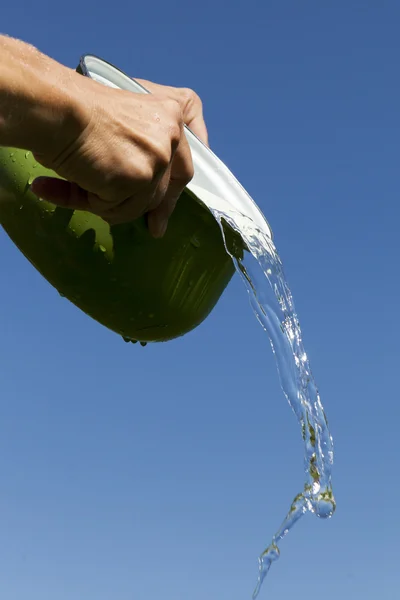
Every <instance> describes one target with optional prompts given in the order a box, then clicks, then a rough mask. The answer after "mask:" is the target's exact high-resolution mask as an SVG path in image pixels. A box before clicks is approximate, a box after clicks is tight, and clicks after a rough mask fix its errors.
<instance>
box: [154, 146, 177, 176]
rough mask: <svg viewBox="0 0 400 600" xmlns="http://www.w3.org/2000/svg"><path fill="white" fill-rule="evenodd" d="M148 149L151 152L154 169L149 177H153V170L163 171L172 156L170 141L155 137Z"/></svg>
mask: <svg viewBox="0 0 400 600" xmlns="http://www.w3.org/2000/svg"><path fill="white" fill-rule="evenodd" d="M150 151H151V153H152V156H153V162H154V170H153V172H152V177H151V179H153V176H154V174H155V173H154V171H155V172H159V171H165V169H166V168H167V167H168V166H169V164H170V162H171V156H172V150H171V143H170V142H168V143H167V142H166V141H163V140H161V139H155V140H153V141H152V144H151V148H150Z"/></svg>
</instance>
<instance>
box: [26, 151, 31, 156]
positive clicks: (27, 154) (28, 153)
mask: <svg viewBox="0 0 400 600" xmlns="http://www.w3.org/2000/svg"><path fill="white" fill-rule="evenodd" d="M30 155H31V153H30V152H29V150H28V152H25V158H29V157H30Z"/></svg>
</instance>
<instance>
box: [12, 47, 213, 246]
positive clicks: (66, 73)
mask: <svg viewBox="0 0 400 600" xmlns="http://www.w3.org/2000/svg"><path fill="white" fill-rule="evenodd" d="M139 81H140V82H141V83H142V84H143V85H144V87H146V88H147V89H148V90H149V91H150V92H151V94H148V95H139V94H132V93H130V92H126V91H123V90H116V89H112V88H108V87H106V86H103V85H101V84H99V83H97V82H95V81H93V80H91V79H89V78H86V77H82V75H79V74H77V73H76V72H75V71H74V70H72V69H69V68H67V67H65V66H63V65H61V64H59V63H57V62H56V61H54V60H52V59H51V58H49V57H47V56H45V55H44V54H42V53H40V52H39V51H38V50H37V49H36V48H33V47H32V46H30V45H28V44H25V43H24V42H21V41H18V40H14V39H12V38H9V37H6V36H0V145H3V146H11V147H14V148H23V149H26V150H30V151H32V153H33V154H34V155H35V158H36V160H37V161H38V162H40V163H41V164H42V165H43V166H45V167H48V168H50V169H52V170H53V171H55V172H56V173H57V174H58V175H59V176H60V177H62V178H63V180H60V179H54V178H47V177H46V178H43V177H42V178H38V179H36V180H35V181H34V182H33V183H32V191H33V192H34V193H35V194H37V195H38V196H40V197H41V198H43V199H45V200H49V201H50V202H53V203H55V204H57V205H59V206H63V207H69V208H74V209H80V210H88V211H90V212H93V213H95V214H97V215H99V216H100V217H102V218H103V219H104V220H106V221H107V222H109V223H110V224H117V223H123V222H129V221H133V220H135V219H137V218H138V217H140V216H142V215H143V214H145V213H147V214H148V226H149V230H150V232H151V234H152V235H153V236H154V237H162V236H163V235H164V233H165V230H166V228H167V224H168V219H169V217H170V216H171V214H172V212H173V210H174V208H175V205H176V202H177V200H178V198H179V196H180V195H181V193H182V191H183V190H184V188H185V187H186V185H187V184H188V183H189V181H190V180H191V179H192V177H193V163H192V157H191V153H190V148H189V145H188V142H187V140H186V136H185V134H184V128H183V126H184V124H186V125H188V126H189V127H190V128H191V129H192V131H193V132H194V133H195V134H196V135H197V136H198V137H199V138H200V139H201V140H202V141H203V142H204V143H206V144H207V143H208V137H207V129H206V125H205V123H204V119H203V110H202V103H201V100H200V98H199V97H198V96H197V94H196V93H195V92H193V91H192V90H190V89H186V88H173V87H168V86H162V85H158V84H155V83H151V82H148V81H144V80H139Z"/></svg>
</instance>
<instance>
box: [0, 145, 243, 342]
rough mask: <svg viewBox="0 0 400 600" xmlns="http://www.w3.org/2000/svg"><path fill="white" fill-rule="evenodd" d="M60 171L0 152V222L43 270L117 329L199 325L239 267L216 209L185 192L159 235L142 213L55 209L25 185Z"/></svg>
mask: <svg viewBox="0 0 400 600" xmlns="http://www.w3.org/2000/svg"><path fill="white" fill-rule="evenodd" d="M39 175H51V176H54V173H52V172H50V171H48V170H46V169H44V168H43V167H42V166H41V165H39V164H37V163H36V162H35V160H34V158H33V156H32V155H31V153H30V152H25V151H23V150H13V149H8V148H0V223H1V224H2V226H3V227H4V229H5V230H6V232H7V233H8V235H9V236H10V238H11V239H12V240H13V241H14V243H15V244H16V245H17V246H18V248H19V249H20V250H21V252H23V254H24V255H25V256H26V257H27V258H28V259H29V260H30V261H31V263H32V264H33V265H34V266H35V267H36V268H37V269H38V271H40V273H41V274H42V275H43V276H44V277H45V278H46V279H47V280H48V281H49V282H50V283H51V284H52V285H53V286H54V287H55V288H56V289H57V290H58V291H59V292H60V294H61V295H63V296H65V297H66V298H68V299H69V300H70V301H71V302H73V303H74V304H75V305H76V306H78V307H79V308H80V309H81V310H83V311H84V312H85V313H87V314H88V315H90V316H91V317H93V318H94V319H96V320H97V321H98V322H100V323H102V324H103V325H105V326H106V327H108V328H109V329H111V330H113V331H115V332H117V333H118V334H120V335H122V336H124V337H126V338H129V339H132V340H139V341H143V342H150V341H151V342H153V341H166V340H169V339H172V338H175V337H178V336H180V335H183V334H185V333H186V332H188V331H190V330H191V329H193V328H194V327H196V326H197V325H199V324H200V323H201V322H202V321H203V320H204V319H205V318H206V317H207V315H208V314H209V313H210V311H211V310H212V309H213V307H214V306H215V304H216V302H217V301H218V299H219V297H220V296H221V294H222V292H223V290H224V289H225V287H226V286H227V284H228V282H229V280H230V279H231V277H232V275H233V272H234V267H233V264H232V261H231V259H230V257H229V256H228V255H227V253H226V251H225V248H224V245H223V241H222V236H221V233H220V230H219V227H218V224H217V223H216V222H215V220H214V218H213V217H212V215H211V214H210V213H209V212H208V210H206V209H205V208H204V206H203V205H202V204H201V203H199V202H198V201H197V200H196V199H194V197H192V196H191V195H190V194H189V193H188V192H185V193H184V194H183V195H182V196H181V198H180V199H179V202H178V205H177V208H176V210H175V212H174V214H173V216H172V218H171V220H170V224H169V227H168V231H167V233H166V235H165V236H164V238H163V239H161V240H156V239H153V238H152V237H151V236H150V235H149V233H148V230H147V227H146V223H145V220H144V219H138V220H137V221H135V222H134V223H130V224H126V225H118V226H113V227H110V226H109V225H108V224H107V223H105V222H104V221H103V220H102V219H101V218H99V217H96V216H94V215H92V214H90V213H87V212H82V211H73V210H69V209H63V208H58V207H55V206H54V205H52V204H49V203H47V202H44V201H42V200H40V199H38V198H37V197H36V196H35V195H34V194H33V193H32V192H31V191H30V189H29V186H30V183H31V182H32V181H33V179H34V178H35V177H37V176H39Z"/></svg>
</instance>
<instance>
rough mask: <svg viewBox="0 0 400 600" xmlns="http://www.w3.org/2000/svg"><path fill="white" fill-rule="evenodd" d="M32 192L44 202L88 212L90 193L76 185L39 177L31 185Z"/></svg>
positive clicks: (61, 180) (62, 180)
mask: <svg viewBox="0 0 400 600" xmlns="http://www.w3.org/2000/svg"><path fill="white" fill-rule="evenodd" d="M31 190H32V192H33V193H34V194H35V196H38V197H39V198H41V199H42V200H47V202H51V203H52V204H56V205H57V206H61V207H62V208H72V209H74V210H88V209H89V200H88V193H87V192H86V191H85V190H84V189H82V188H81V187H79V185H77V184H76V183H71V182H69V181H65V180H64V179H56V178H53V177H37V178H36V179H35V180H34V181H33V182H32V184H31Z"/></svg>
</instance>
